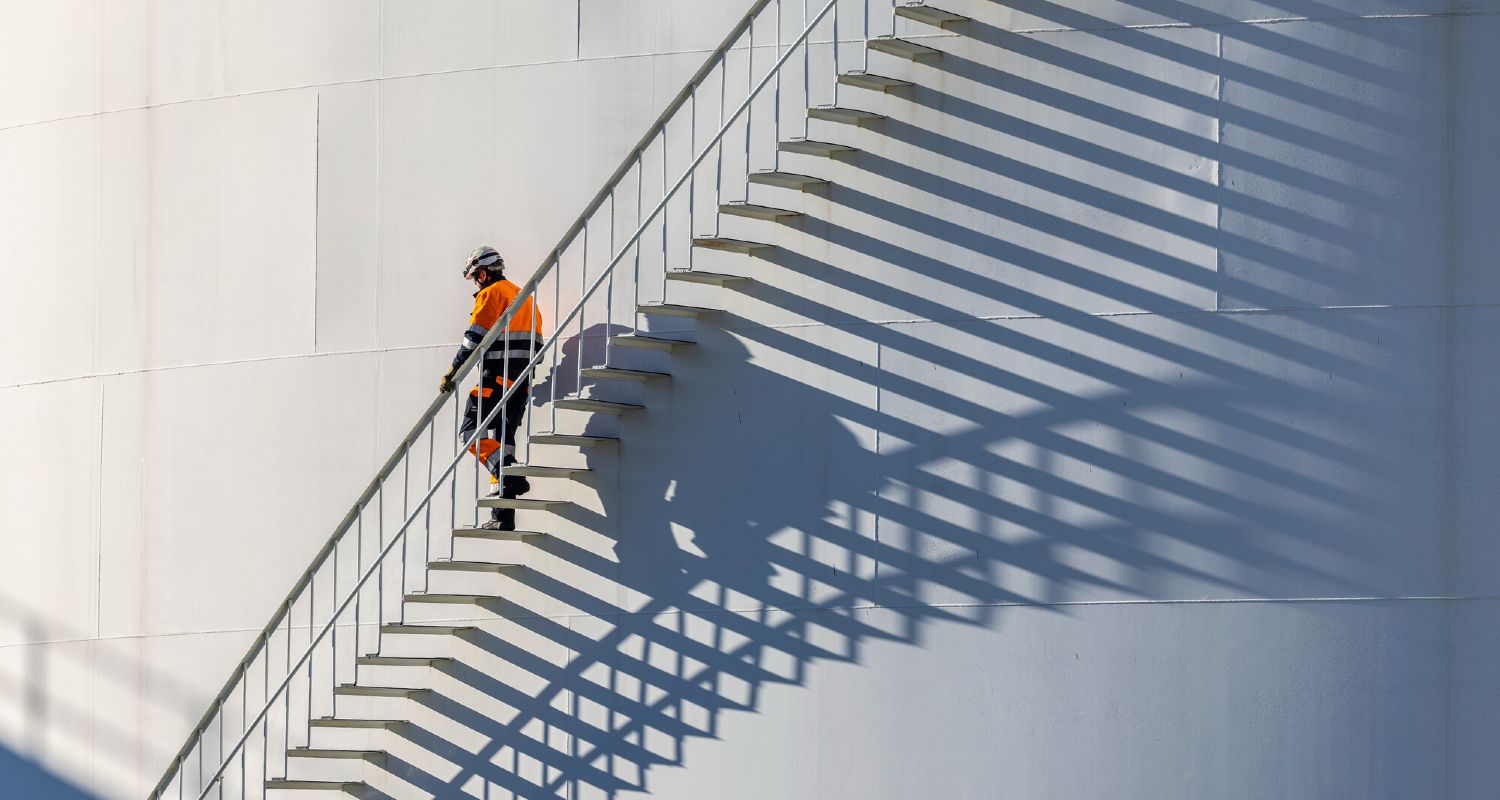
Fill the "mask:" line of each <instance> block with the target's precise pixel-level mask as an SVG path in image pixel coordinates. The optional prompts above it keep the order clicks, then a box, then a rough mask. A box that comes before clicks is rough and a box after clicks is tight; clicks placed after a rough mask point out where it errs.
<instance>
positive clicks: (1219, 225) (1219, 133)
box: [1213, 32, 1224, 310]
mask: <svg viewBox="0 0 1500 800" xmlns="http://www.w3.org/2000/svg"><path fill="white" fill-rule="evenodd" d="M1214 56H1215V59H1216V60H1217V63H1218V70H1219V74H1217V75H1215V76H1214V100H1215V105H1216V111H1217V113H1216V115H1215V117H1214V164H1213V171H1214V205H1215V208H1214V308H1215V309H1218V310H1223V309H1224V34H1223V33H1222V32H1220V33H1215V34H1214Z"/></svg>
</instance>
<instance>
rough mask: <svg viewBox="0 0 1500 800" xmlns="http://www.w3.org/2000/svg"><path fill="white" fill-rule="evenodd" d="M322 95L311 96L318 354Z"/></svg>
mask: <svg viewBox="0 0 1500 800" xmlns="http://www.w3.org/2000/svg"><path fill="white" fill-rule="evenodd" d="M322 191H323V93H322V92H318V93H317V94H316V95H314V96H313V259H312V351H313V352H314V353H316V352H318V242H319V241H321V240H320V238H319V235H318V216H319V213H320V212H321V211H322V210H323V195H322Z"/></svg>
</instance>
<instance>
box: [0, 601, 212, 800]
mask: <svg viewBox="0 0 1500 800" xmlns="http://www.w3.org/2000/svg"><path fill="white" fill-rule="evenodd" d="M0 630H4V631H7V632H11V631H13V632H15V633H16V634H17V635H16V636H15V637H14V638H15V639H16V642H15V643H14V644H8V645H5V646H3V647H0V697H3V698H5V699H6V703H5V706H6V708H5V716H6V719H5V722H4V725H3V728H0V797H7V798H9V797H15V798H48V799H49V800H52V799H53V798H57V800H92V798H94V797H96V796H97V795H96V794H95V793H94V792H93V790H92V789H90V788H87V787H85V786H84V785H82V784H81V782H80V781H79V780H78V778H77V777H76V776H75V772H76V769H77V768H78V767H79V766H81V765H80V764H79V762H78V761H77V760H76V756H77V755H78V754H79V753H81V752H87V753H88V754H89V761H88V764H87V768H88V769H89V771H90V772H92V773H93V777H94V778H95V779H96V780H98V781H99V782H100V783H104V784H107V783H109V782H111V781H114V780H118V776H130V777H131V778H134V777H135V776H136V775H137V774H138V773H139V771H140V770H141V769H142V768H143V765H144V766H145V767H146V768H150V766H154V765H155V764H156V763H157V762H158V761H159V760H160V759H162V758H165V757H166V756H168V755H170V744H164V743H162V742H160V741H154V740H152V739H150V738H147V739H145V740H143V739H142V738H141V737H140V734H139V730H138V729H137V728H135V727H133V725H132V722H133V721H135V720H137V719H144V720H154V721H156V722H161V721H162V720H164V719H171V718H175V720H174V721H175V722H177V723H179V724H180V723H182V722H184V721H188V720H191V719H193V718H194V717H195V716H196V715H197V713H198V709H196V708H195V707H194V706H193V705H191V704H190V703H189V702H188V701H187V699H186V697H187V692H186V691H185V690H183V689H182V687H181V686H180V685H179V683H178V681H177V680H176V679H174V678H173V677H171V676H169V675H167V674H165V673H164V672H163V671H162V670H161V669H160V667H158V666H155V665H153V664H152V663H150V660H149V659H144V658H142V657H140V655H138V654H136V653H133V652H130V648H131V645H130V644H129V643H126V642H118V641H111V640H108V639H99V638H97V637H92V636H89V635H86V634H85V633H84V632H82V631H78V630H75V629H73V628H72V627H71V626H69V625H68V624H67V623H65V622H62V621H59V620H57V619H55V618H53V617H51V616H49V615H47V614H44V613H42V612H39V611H36V610H34V609H32V608H30V607H28V606H27V605H25V604H23V603H21V602H19V601H18V600H16V599H15V598H13V597H8V596H5V595H0ZM8 638H9V637H8ZM100 698H108V699H109V702H110V704H111V707H112V708H113V709H114V712H115V713H112V714H105V715H100V714H98V713H96V711H95V703H96V702H97V701H98V700H99V699H100ZM83 743H88V747H87V749H86V750H85V749H84V748H82V747H80V746H79V745H82V744H83Z"/></svg>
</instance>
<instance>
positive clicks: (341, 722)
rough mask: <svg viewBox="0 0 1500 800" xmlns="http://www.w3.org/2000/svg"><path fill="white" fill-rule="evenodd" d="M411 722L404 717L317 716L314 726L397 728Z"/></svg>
mask: <svg viewBox="0 0 1500 800" xmlns="http://www.w3.org/2000/svg"><path fill="white" fill-rule="evenodd" d="M410 724H411V723H410V722H408V721H407V720H404V719H355V718H353V717H318V718H317V719H315V720H313V721H312V726H313V727H314V728H386V729H388V730H389V729H391V728H398V727H401V726H402V725H410Z"/></svg>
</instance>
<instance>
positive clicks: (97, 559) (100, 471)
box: [94, 379, 107, 636]
mask: <svg viewBox="0 0 1500 800" xmlns="http://www.w3.org/2000/svg"><path fill="white" fill-rule="evenodd" d="M106 386H107V382H106V381H104V380H102V379H101V380H100V381H99V437H98V438H99V464H98V467H97V470H96V473H95V475H94V636H99V635H100V633H101V631H102V630H103V616H104V390H105V387H106Z"/></svg>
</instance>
